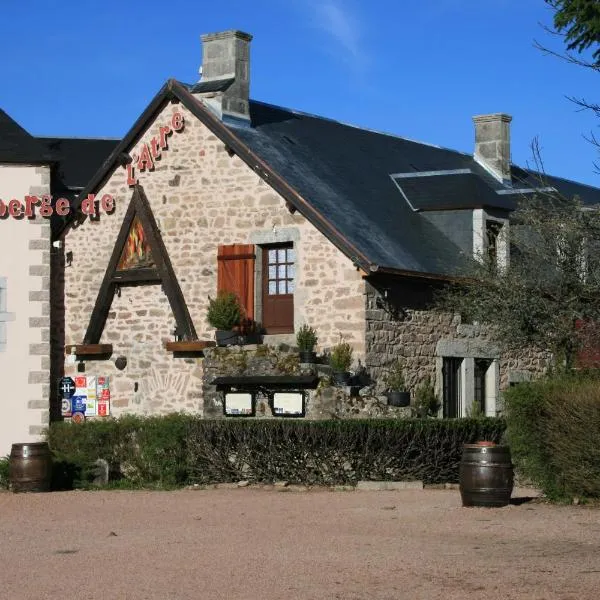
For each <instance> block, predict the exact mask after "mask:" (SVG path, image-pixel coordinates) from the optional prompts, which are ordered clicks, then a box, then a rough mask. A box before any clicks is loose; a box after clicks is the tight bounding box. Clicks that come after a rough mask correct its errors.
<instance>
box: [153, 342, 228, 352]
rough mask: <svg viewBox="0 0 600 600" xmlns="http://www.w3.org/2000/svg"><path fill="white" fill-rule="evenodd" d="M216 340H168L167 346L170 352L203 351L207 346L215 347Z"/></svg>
mask: <svg viewBox="0 0 600 600" xmlns="http://www.w3.org/2000/svg"><path fill="white" fill-rule="evenodd" d="M216 345H217V343H216V342H213V341H208V340H183V341H181V342H167V343H166V344H165V348H166V349H167V350H168V351H169V352H186V353H190V352H202V351H203V350H206V348H214V347H215V346H216Z"/></svg>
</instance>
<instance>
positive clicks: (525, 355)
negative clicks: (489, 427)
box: [365, 280, 549, 414]
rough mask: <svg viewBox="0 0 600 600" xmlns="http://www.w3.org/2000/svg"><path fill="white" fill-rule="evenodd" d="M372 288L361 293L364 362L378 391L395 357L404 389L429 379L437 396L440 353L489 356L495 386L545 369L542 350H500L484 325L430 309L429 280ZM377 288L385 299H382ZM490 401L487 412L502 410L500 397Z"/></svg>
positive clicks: (503, 385)
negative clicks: (364, 298) (364, 303)
mask: <svg viewBox="0 0 600 600" xmlns="http://www.w3.org/2000/svg"><path fill="white" fill-rule="evenodd" d="M386 286H387V287H386ZM378 288H379V289H376V287H373V286H370V285H369V287H368V291H367V311H366V343H367V350H366V363H365V366H366V369H367V371H368V373H369V375H370V376H371V377H372V378H373V380H374V381H376V382H377V389H378V391H379V392H381V391H382V390H383V389H384V383H383V380H384V376H385V373H386V371H388V370H389V369H390V367H391V366H392V365H393V364H394V363H395V362H396V361H399V362H400V364H401V366H402V369H403V373H404V376H405V379H406V384H407V388H408V390H410V391H411V392H414V391H415V389H416V387H417V386H418V385H419V384H422V383H423V382H424V381H426V380H427V379H429V380H430V381H431V382H432V383H433V384H434V386H435V390H436V393H437V395H438V398H439V399H441V398H442V373H441V368H442V360H443V358H444V357H465V358H470V359H473V358H486V359H493V361H494V363H495V368H496V369H497V373H496V374H495V377H493V379H495V381H496V384H497V386H498V388H499V390H503V389H506V388H507V387H508V386H509V384H510V383H513V382H518V381H523V380H527V379H529V378H532V377H535V376H536V375H540V374H542V373H543V372H544V371H545V370H546V369H547V366H548V360H549V357H548V356H546V355H544V354H543V353H540V352H538V351H534V350H523V351H522V352H519V353H518V354H506V353H505V354H502V353H501V352H500V351H499V350H498V348H497V346H496V344H494V341H493V339H492V338H491V337H490V335H489V334H488V333H486V331H485V328H483V327H480V326H478V325H471V324H464V323H461V319H460V316H459V315H453V314H449V313H443V312H440V311H437V310H433V309H432V308H431V306H432V302H433V292H434V290H435V286H434V285H433V284H432V283H431V282H428V281H425V282H416V281H412V282H411V281H409V280H407V281H405V282H404V283H402V284H395V285H394V284H389V283H381V282H380V285H379V286H378ZM383 289H386V290H387V295H388V298H387V299H383V298H382V293H381V290H383ZM467 400H469V399H467ZM494 400H495V402H494V405H495V406H494V410H493V412H492V413H488V414H497V413H498V412H501V410H502V404H501V398H499V397H498V398H496V397H495V398H494ZM441 410H442V409H441V408H440V412H441Z"/></svg>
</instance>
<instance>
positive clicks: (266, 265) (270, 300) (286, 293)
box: [262, 244, 296, 333]
mask: <svg viewBox="0 0 600 600" xmlns="http://www.w3.org/2000/svg"><path fill="white" fill-rule="evenodd" d="M262 254H263V264H262V267H263V270H262V273H263V276H262V280H263V282H262V313H263V314H262V324H263V327H264V328H265V331H266V332H267V333H293V332H294V289H295V283H296V264H295V263H296V255H295V251H294V248H293V245H292V244H278V245H272V246H264V247H263V253H262Z"/></svg>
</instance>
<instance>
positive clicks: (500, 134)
mask: <svg viewBox="0 0 600 600" xmlns="http://www.w3.org/2000/svg"><path fill="white" fill-rule="evenodd" d="M511 121H512V117H511V116H510V115H507V114H504V113H494V114H491V115H480V116H477V117H473V122H474V123H475V160H476V161H477V162H479V163H480V164H482V165H483V166H484V167H487V169H488V170H489V171H491V172H492V174H493V175H494V176H495V177H496V178H497V179H499V180H500V181H503V182H510V122H511Z"/></svg>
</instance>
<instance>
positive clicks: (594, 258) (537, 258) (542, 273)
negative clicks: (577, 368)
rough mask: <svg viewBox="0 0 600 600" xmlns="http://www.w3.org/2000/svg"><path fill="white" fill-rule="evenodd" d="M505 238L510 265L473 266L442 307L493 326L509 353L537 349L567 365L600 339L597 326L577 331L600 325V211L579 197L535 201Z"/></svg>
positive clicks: (522, 207) (448, 291)
mask: <svg viewBox="0 0 600 600" xmlns="http://www.w3.org/2000/svg"><path fill="white" fill-rule="evenodd" d="M507 238H508V239H507V243H508V244H510V248H511V256H510V263H509V265H508V266H507V267H505V268H502V269H496V268H492V265H491V263H490V261H489V260H488V259H487V258H484V257H481V262H478V261H473V262H472V263H471V265H470V268H467V269H466V270H465V272H464V273H463V274H464V276H465V277H464V279H463V281H462V282H461V283H460V284H456V285H454V286H449V287H447V288H446V289H445V290H444V292H443V293H442V294H441V296H440V297H439V298H438V304H439V307H440V308H441V309H442V310H444V311H452V312H457V313H459V314H461V316H462V317H464V318H465V319H466V320H467V321H468V322H473V321H477V322H479V323H482V324H485V325H486V326H488V327H490V329H491V330H492V334H493V338H494V340H495V341H497V342H498V343H499V344H500V345H501V346H502V347H503V349H504V350H515V349H518V350H522V349H523V347H524V346H525V347H530V348H535V349H537V350H540V351H542V352H547V353H551V354H552V355H553V356H554V357H555V360H556V361H557V364H556V366H557V368H560V367H562V366H563V365H564V366H566V367H570V366H572V365H573V363H574V360H575V357H576V356H577V353H578V351H579V350H580V349H581V348H582V346H583V345H584V342H585V343H587V344H590V345H591V346H594V345H595V344H596V343H598V341H600V335H599V334H600V330H599V329H598V328H595V330H594V329H593V328H590V329H589V330H588V331H587V332H586V333H587V339H584V336H583V335H582V334H581V333H580V331H579V329H578V327H579V324H580V323H581V322H582V321H585V322H600V260H598V256H599V253H598V250H599V249H600V212H598V211H584V210H582V204H581V202H580V201H579V200H578V199H577V198H574V199H571V200H569V199H566V198H558V197H555V196H553V195H551V194H543V195H539V196H535V197H532V198H529V199H527V200H523V201H522V202H521V203H520V206H519V208H518V209H517V210H516V211H515V212H514V214H513V215H512V216H511V223H510V228H509V232H508V236H507ZM594 338H595V339H594Z"/></svg>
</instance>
